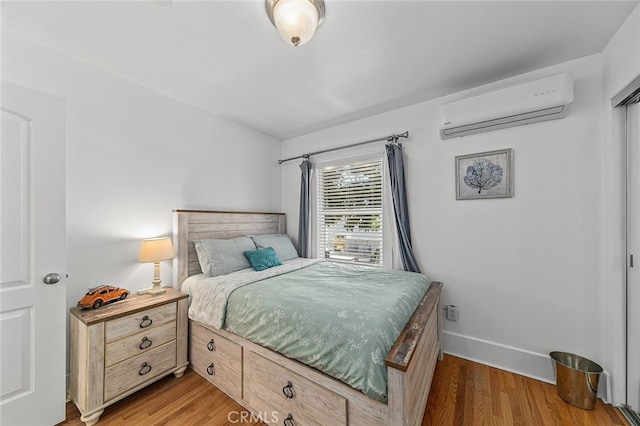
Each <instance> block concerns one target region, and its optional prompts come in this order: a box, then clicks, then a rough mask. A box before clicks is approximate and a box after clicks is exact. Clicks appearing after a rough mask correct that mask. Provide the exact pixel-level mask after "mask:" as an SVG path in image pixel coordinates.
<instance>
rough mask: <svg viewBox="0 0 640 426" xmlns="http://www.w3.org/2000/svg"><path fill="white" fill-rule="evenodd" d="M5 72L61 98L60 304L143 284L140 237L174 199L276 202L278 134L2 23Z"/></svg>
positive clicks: (146, 281)
mask: <svg viewBox="0 0 640 426" xmlns="http://www.w3.org/2000/svg"><path fill="white" fill-rule="evenodd" d="M2 79H4V80H6V81H9V82H12V83H15V84H18V85H22V86H25V87H29V88H31V89H34V90H38V91H41V92H44V93H48V94H51V95H54V96H57V97H60V98H62V99H64V100H65V101H66V138H67V140H66V151H67V205H66V208H67V245H68V270H67V272H68V273H69V274H70V276H69V278H68V279H67V280H66V285H67V299H68V306H67V307H71V306H75V304H76V303H77V301H78V300H79V299H80V298H81V297H82V295H83V294H84V293H85V292H86V289H87V287H92V286H96V285H101V284H115V285H118V286H122V287H125V288H128V289H130V290H137V289H141V288H145V287H149V286H150V282H151V279H152V276H153V265H151V264H139V263H138V262H137V256H138V250H139V240H140V239H141V238H148V237H155V236H170V235H171V232H172V209H176V208H192V209H197V208H202V209H216V210H239V211H278V210H279V208H280V170H279V167H278V165H277V158H278V157H277V155H278V151H279V141H276V140H274V139H272V138H270V137H268V136H265V135H262V134H260V133H257V132H255V131H253V130H250V129H247V128H245V127H243V126H240V125H238V124H236V123H233V122H230V121H228V120H226V119H223V118H219V117H216V116H213V115H211V114H209V113H207V112H204V111H202V110H200V109H197V108H195V107H192V106H190V105H187V104H184V103H181V102H179V101H176V100H174V99H171V98H169V97H167V96H164V95H162V94H160V93H158V92H154V91H152V90H150V89H147V88H145V87H142V86H140V85H138V84H135V83H133V82H131V81H128V80H126V79H123V78H121V77H118V76H116V75H113V74H111V73H109V72H105V71H103V70H100V69H98V68H95V67H93V66H90V65H87V64H85V63H82V62H79V61H77V60H75V59H73V58H71V57H69V56H65V55H62V54H60V53H57V52H55V51H52V50H50V49H48V48H46V47H43V46H41V45H38V44H35V43H32V42H30V41H27V40H24V39H22V38H20V37H18V36H15V35H13V34H11V33H7V32H3V33H2ZM161 272H162V280H163V282H164V283H165V284H170V283H171V276H172V274H171V272H172V265H171V262H170V261H167V262H162V264H161Z"/></svg>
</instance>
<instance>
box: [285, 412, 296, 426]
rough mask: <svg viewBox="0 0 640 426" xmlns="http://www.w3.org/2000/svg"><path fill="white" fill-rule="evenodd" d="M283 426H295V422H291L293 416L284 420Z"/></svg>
mask: <svg viewBox="0 0 640 426" xmlns="http://www.w3.org/2000/svg"><path fill="white" fill-rule="evenodd" d="M284 426H296V422H294V421H293V415H291V413H289V415H288V416H287V418H286V419H284Z"/></svg>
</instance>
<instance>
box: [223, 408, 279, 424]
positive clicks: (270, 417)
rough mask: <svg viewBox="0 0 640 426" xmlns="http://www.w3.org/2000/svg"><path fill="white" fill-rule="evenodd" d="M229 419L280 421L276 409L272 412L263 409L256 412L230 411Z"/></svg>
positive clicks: (236, 421) (231, 421) (237, 420)
mask: <svg viewBox="0 0 640 426" xmlns="http://www.w3.org/2000/svg"><path fill="white" fill-rule="evenodd" d="M227 420H228V421H229V423H255V422H263V423H267V424H269V423H278V413H277V412H276V411H272V412H271V413H269V412H267V411H263V412H259V413H257V414H254V413H251V412H249V411H230V412H229V414H227Z"/></svg>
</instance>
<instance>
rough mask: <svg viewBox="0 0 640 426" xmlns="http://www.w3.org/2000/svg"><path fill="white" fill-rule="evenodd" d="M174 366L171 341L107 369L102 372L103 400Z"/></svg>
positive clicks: (173, 348) (174, 348) (174, 354)
mask: <svg viewBox="0 0 640 426" xmlns="http://www.w3.org/2000/svg"><path fill="white" fill-rule="evenodd" d="M175 366H176V342H175V340H173V341H171V342H170V343H166V344H164V345H162V346H159V347H157V348H155V349H152V350H150V351H148V352H146V353H143V354H140V355H138V356H135V357H133V358H129V359H127V360H125V361H122V362H120V363H118V364H115V365H113V366H111V367H108V368H107V369H105V372H104V400H105V401H108V400H110V399H111V398H114V397H116V396H118V395H120V394H121V393H123V392H126V391H128V390H129V389H132V388H134V387H136V386H138V385H139V384H141V383H143V382H145V381H147V380H150V379H152V378H154V377H155V376H157V375H159V374H162V373H164V372H166V371H169V370H171V369H172V368H173V367H175Z"/></svg>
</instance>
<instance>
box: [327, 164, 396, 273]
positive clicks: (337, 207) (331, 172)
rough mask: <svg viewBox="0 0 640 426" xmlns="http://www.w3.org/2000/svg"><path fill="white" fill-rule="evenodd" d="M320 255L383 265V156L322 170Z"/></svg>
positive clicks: (336, 259)
mask: <svg viewBox="0 0 640 426" xmlns="http://www.w3.org/2000/svg"><path fill="white" fill-rule="evenodd" d="M317 194H318V197H317V199H318V205H317V213H318V222H317V223H318V227H317V229H318V257H324V258H327V259H331V260H335V261H341V262H353V263H366V264H370V265H379V266H381V265H382V224H383V221H382V159H375V160H370V161H363V162H358V163H353V164H348V165H342V166H337V167H325V168H323V169H321V170H320V171H319V173H318V191H317Z"/></svg>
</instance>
